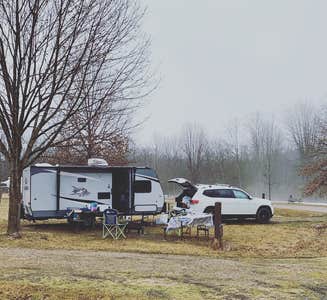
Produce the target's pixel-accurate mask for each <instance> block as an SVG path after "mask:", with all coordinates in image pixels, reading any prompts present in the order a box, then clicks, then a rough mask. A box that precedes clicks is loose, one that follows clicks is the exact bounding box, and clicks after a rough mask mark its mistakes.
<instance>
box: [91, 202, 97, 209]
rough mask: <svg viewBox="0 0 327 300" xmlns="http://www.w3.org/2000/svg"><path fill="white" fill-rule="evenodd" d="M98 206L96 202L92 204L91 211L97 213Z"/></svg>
mask: <svg viewBox="0 0 327 300" xmlns="http://www.w3.org/2000/svg"><path fill="white" fill-rule="evenodd" d="M97 206H98V204H97V203H96V202H92V203H91V204H90V210H91V211H96V210H97Z"/></svg>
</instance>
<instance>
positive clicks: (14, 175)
mask: <svg viewBox="0 0 327 300" xmlns="http://www.w3.org/2000/svg"><path fill="white" fill-rule="evenodd" d="M21 173H22V172H21V170H20V168H19V166H18V164H17V163H15V162H13V163H11V169H10V186H9V212H8V228H7V234H8V235H10V236H13V237H20V234H19V230H20V207H21V188H20V187H21Z"/></svg>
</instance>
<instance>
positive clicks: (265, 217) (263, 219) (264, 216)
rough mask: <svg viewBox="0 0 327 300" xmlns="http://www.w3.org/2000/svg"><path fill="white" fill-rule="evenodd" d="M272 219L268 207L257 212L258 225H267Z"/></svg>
mask: <svg viewBox="0 0 327 300" xmlns="http://www.w3.org/2000/svg"><path fill="white" fill-rule="evenodd" d="M270 218H271V212H270V209H269V208H268V207H260V208H259V210H258V212H257V217H256V220H257V222H258V223H261V224H266V223H268V222H269V220H270Z"/></svg>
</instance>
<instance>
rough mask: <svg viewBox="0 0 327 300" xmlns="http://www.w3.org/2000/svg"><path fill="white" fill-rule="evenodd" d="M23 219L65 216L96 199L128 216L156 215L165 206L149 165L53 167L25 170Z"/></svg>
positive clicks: (102, 207) (35, 167)
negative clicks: (68, 212)
mask: <svg viewBox="0 0 327 300" xmlns="http://www.w3.org/2000/svg"><path fill="white" fill-rule="evenodd" d="M22 190H23V208H24V214H23V215H24V218H26V219H33V220H38V219H39V220H40V219H50V218H65V217H66V215H67V211H68V210H70V209H75V208H83V207H85V206H86V205H88V204H90V203H93V202H96V203H97V204H98V208H99V209H100V211H103V210H104V209H106V208H108V207H110V208H115V209H117V210H118V211H119V212H120V213H122V214H126V215H135V214H137V215H140V214H157V213H160V212H161V210H162V208H163V205H164V196H163V191H162V188H161V185H160V182H159V179H158V177H157V175H156V172H155V171H154V170H152V169H150V168H147V167H108V166H101V165H93V166H90V165H88V166H58V165H57V166H51V165H47V164H40V165H35V166H30V167H28V168H26V169H25V170H24V171H23V177H22Z"/></svg>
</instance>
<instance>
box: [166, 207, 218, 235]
mask: <svg viewBox="0 0 327 300" xmlns="http://www.w3.org/2000/svg"><path fill="white" fill-rule="evenodd" d="M199 225H201V226H206V227H213V220H212V214H205V213H200V214H194V213H191V212H189V213H187V214H186V215H177V216H174V217H171V218H170V219H169V221H168V224H167V227H166V229H165V232H164V233H165V234H166V233H167V232H169V231H172V230H179V232H180V236H181V238H182V237H183V234H184V233H185V232H184V231H183V230H184V228H187V229H188V230H190V229H191V228H192V227H194V226H199ZM186 233H187V234H190V231H189V232H186Z"/></svg>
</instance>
